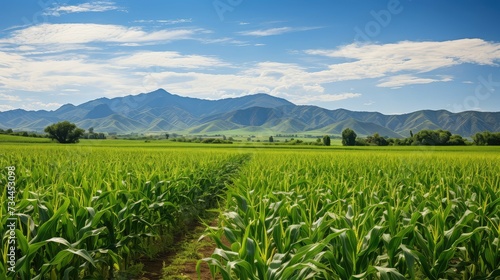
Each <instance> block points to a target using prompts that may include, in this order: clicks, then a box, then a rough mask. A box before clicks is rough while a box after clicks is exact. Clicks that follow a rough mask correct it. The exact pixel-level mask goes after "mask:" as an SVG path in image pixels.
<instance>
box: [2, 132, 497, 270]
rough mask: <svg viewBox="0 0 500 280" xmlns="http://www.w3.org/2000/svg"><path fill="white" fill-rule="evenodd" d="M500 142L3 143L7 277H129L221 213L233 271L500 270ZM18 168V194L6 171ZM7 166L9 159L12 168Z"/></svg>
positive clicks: (220, 251)
mask: <svg viewBox="0 0 500 280" xmlns="http://www.w3.org/2000/svg"><path fill="white" fill-rule="evenodd" d="M498 162H500V149H499V148H496V147H439V148H438V147H342V146H332V147H314V146H271V145H262V144H259V143H247V144H238V143H235V144H216V145H207V144H194V143H173V142H168V141H151V142H149V143H146V142H144V141H127V140H82V141H81V143H79V144H76V145H59V144H55V143H43V144H42V143H22V142H21V143H20V142H17V143H10V142H2V143H0V166H2V172H1V173H0V183H1V185H2V186H4V187H3V188H2V193H1V199H2V204H1V205H2V206H1V207H2V208H1V217H0V220H1V221H2V225H8V223H9V221H11V220H8V219H9V218H11V213H9V212H8V210H9V209H8V207H7V206H8V205H9V203H8V202H9V201H12V202H14V203H12V204H15V205H14V209H15V213H13V214H14V215H13V217H16V218H17V219H16V220H15V221H16V222H15V231H14V235H15V237H10V236H11V231H10V229H9V228H8V227H5V226H3V227H2V229H1V232H0V233H1V234H2V236H3V239H2V240H3V241H2V247H1V248H0V253H1V255H2V259H3V261H2V262H0V274H1V275H6V274H7V275H9V276H11V277H12V276H13V275H14V274H13V273H9V268H10V264H9V260H10V257H9V256H8V254H9V253H10V252H11V250H10V246H9V244H8V242H9V241H10V240H15V241H16V248H15V250H14V251H15V265H14V269H13V270H15V276H16V277H17V278H16V279H81V278H84V277H87V278H89V279H95V278H99V279H110V278H112V277H114V278H117V279H120V278H121V279H127V278H130V277H132V276H131V275H130V273H131V271H133V270H134V269H136V267H137V265H138V263H137V262H136V261H135V260H137V259H139V258H141V257H143V256H152V255H154V254H156V253H158V252H160V251H161V250H164V249H165V248H167V247H168V246H169V245H171V243H172V242H174V240H173V237H174V236H175V234H176V232H179V231H185V230H189V228H190V227H189V225H190V224H191V223H192V222H194V221H197V220H198V219H199V217H203V216H204V215H205V213H206V210H207V209H213V208H217V209H219V210H218V211H220V216H219V219H218V221H219V222H218V225H217V226H214V227H211V228H210V229H209V230H208V231H207V233H206V235H207V236H209V237H210V238H212V240H214V241H215V243H216V244H217V248H216V249H215V251H214V254H213V255H212V257H211V258H206V259H204V260H200V263H199V264H200V265H201V264H202V263H203V262H206V263H209V264H210V266H211V270H212V273H213V275H214V277H219V278H220V277H222V278H224V279H306V278H311V279H365V278H368V279H407V278H410V279H411V278H413V279H424V278H428V279H440V278H441V279H473V278H475V279H488V277H489V278H490V279H495V277H500V269H499V267H500V245H499V239H500V177H499V176H498V174H500V166H499V165H498ZM9 166H14V167H15V193H13V192H9V191H8V189H7V186H8V182H9V181H12V180H11V179H13V178H9V174H8V169H7V168H6V167H9ZM4 167H5V168H4Z"/></svg>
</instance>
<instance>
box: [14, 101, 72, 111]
mask: <svg viewBox="0 0 500 280" xmlns="http://www.w3.org/2000/svg"><path fill="white" fill-rule="evenodd" d="M62 105H63V104H60V103H56V102H50V103H45V102H40V101H35V102H31V103H28V104H26V105H24V106H23V107H22V108H23V109H25V110H35V111H36V110H55V109H57V108H59V107H61V106H62Z"/></svg>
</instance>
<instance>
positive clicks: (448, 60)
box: [0, 0, 500, 114]
mask: <svg viewBox="0 0 500 280" xmlns="http://www.w3.org/2000/svg"><path fill="white" fill-rule="evenodd" d="M0 18H1V19H2V20H1V21H0V111H6V110H12V109H17V108H22V109H27V110H41V109H44V110H54V109H57V108H58V107H59V106H61V105H63V104H66V103H72V104H75V105H77V104H81V103H83V102H85V101H89V100H92V99H96V98H99V97H109V98H112V97H117V96H125V95H130V94H139V93H143V92H150V91H153V90H156V89H157V88H164V89H165V90H167V91H169V92H171V93H174V94H178V95H182V96H190V97H198V98H206V99H220V98H228V97H237V96H243V95H247V94H252V93H260V92H263V93H268V94H271V95H273V96H277V97H282V98H286V99H288V100H290V101H292V102H294V103H296V104H301V105H303V104H311V105H318V106H321V107H324V108H328V109H336V108H345V109H349V110H356V111H378V112H382V113H386V114H394V113H396V114H397V113H407V112H412V111H416V110H421V109H433V110H437V109H445V110H449V111H452V112H458V111H465V110H480V111H500V68H499V65H500V32H499V31H498V27H499V26H500V2H499V1H494V0H491V1H471V0H470V1H457V0H454V1H451V0H443V1H433V0H421V1H417V0H380V1H378V0H377V1H372V0H366V1H359V0H339V1H331V0H314V1H305V0H304V1H298V0H281V1H264V0H206V1H201V0H199V1H194V0H150V1H74V0H39V1H13V0H12V1H2V2H1V4H0Z"/></svg>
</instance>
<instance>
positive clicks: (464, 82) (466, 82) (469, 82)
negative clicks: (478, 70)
mask: <svg viewBox="0 0 500 280" xmlns="http://www.w3.org/2000/svg"><path fill="white" fill-rule="evenodd" d="M462 83H463V84H473V83H474V82H473V81H463V82H462Z"/></svg>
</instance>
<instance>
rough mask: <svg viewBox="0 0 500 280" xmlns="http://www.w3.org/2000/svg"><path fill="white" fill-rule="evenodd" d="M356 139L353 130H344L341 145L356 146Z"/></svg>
mask: <svg viewBox="0 0 500 280" xmlns="http://www.w3.org/2000/svg"><path fill="white" fill-rule="evenodd" d="M356 137H358V135H357V134H356V132H354V130H352V129H350V128H346V129H344V131H342V145H344V146H354V145H356Z"/></svg>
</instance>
